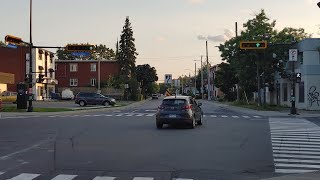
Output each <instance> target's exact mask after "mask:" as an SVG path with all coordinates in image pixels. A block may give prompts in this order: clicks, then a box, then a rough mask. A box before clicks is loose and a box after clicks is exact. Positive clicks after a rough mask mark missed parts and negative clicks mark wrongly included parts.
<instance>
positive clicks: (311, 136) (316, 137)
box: [271, 134, 320, 139]
mask: <svg viewBox="0 0 320 180" xmlns="http://www.w3.org/2000/svg"><path fill="white" fill-rule="evenodd" d="M271 137H272V138H308V139H320V135H305V134H302V135H289V134H288V135H272V134H271Z"/></svg>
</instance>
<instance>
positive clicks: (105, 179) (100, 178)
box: [93, 176, 115, 180]
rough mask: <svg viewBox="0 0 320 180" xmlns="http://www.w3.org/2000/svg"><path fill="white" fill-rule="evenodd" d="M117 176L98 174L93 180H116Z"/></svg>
mask: <svg viewBox="0 0 320 180" xmlns="http://www.w3.org/2000/svg"><path fill="white" fill-rule="evenodd" d="M114 179H115V177H108V176H97V177H95V178H94V179H93V180H114Z"/></svg>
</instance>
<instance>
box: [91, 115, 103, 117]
mask: <svg viewBox="0 0 320 180" xmlns="http://www.w3.org/2000/svg"><path fill="white" fill-rule="evenodd" d="M93 116H94V117H99V116H102V114H96V115H93Z"/></svg>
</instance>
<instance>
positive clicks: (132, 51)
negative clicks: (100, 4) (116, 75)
mask: <svg viewBox="0 0 320 180" xmlns="http://www.w3.org/2000/svg"><path fill="white" fill-rule="evenodd" d="M134 41H135V39H134V38H133V30H132V27H131V23H130V21H129V17H128V16H127V18H126V21H125V25H124V26H123V30H122V34H121V39H120V45H119V56H118V61H119V64H120V67H121V69H120V75H121V76H122V77H123V78H125V79H131V78H133V77H135V68H136V66H135V63H136V56H137V55H138V53H137V52H136V48H135V44H134Z"/></svg>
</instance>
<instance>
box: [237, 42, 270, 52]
mask: <svg viewBox="0 0 320 180" xmlns="http://www.w3.org/2000/svg"><path fill="white" fill-rule="evenodd" d="M267 47H268V43H267V41H240V49H256V50H259V49H266V48H267Z"/></svg>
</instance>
